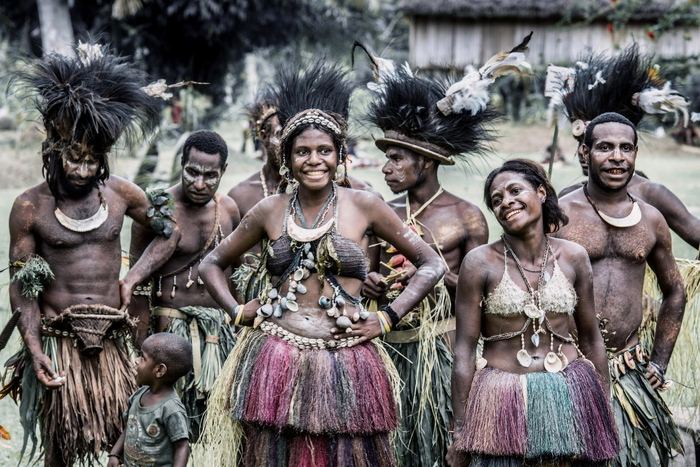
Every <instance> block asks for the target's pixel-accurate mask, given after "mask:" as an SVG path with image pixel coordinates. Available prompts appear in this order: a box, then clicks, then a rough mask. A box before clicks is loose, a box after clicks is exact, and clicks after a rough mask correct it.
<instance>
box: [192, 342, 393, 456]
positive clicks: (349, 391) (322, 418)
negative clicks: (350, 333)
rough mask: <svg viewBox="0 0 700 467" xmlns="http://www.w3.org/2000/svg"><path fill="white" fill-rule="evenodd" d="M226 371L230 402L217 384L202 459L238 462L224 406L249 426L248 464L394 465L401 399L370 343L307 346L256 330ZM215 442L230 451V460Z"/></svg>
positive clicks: (245, 452)
mask: <svg viewBox="0 0 700 467" xmlns="http://www.w3.org/2000/svg"><path fill="white" fill-rule="evenodd" d="M221 377H222V378H227V380H226V388H225V399H223V401H224V406H223V407H218V406H217V403H216V401H217V400H218V399H219V398H218V393H219V391H217V388H216V387H215V388H214V391H213V393H212V394H213V395H212V399H210V406H209V412H210V413H209V415H208V418H207V421H206V426H205V432H204V434H203V440H202V441H203V443H205V444H206V443H209V444H208V445H207V449H206V451H207V452H204V453H203V454H202V455H203V456H204V457H201V458H199V459H201V460H210V461H212V462H221V463H222V464H223V465H236V464H237V463H238V462H237V461H231V460H229V459H230V458H231V457H236V451H238V449H239V445H240V443H241V442H242V441H238V440H237V438H235V437H230V438H227V435H226V434H222V433H221V430H222V429H227V431H229V432H233V431H235V430H236V427H235V426H232V425H227V423H229V422H227V421H226V419H225V418H222V417H221V416H219V415H218V414H217V411H219V410H223V411H224V412H225V413H228V414H230V415H232V417H233V419H234V420H237V421H238V422H239V423H240V424H241V425H242V427H243V430H240V431H241V434H242V433H243V432H245V438H246V439H245V447H243V446H241V448H242V449H241V450H242V451H243V453H242V458H243V459H242V463H243V465H245V466H268V465H275V466H294V467H297V466H316V467H323V466H339V467H340V466H342V467H352V466H357V467H364V466H367V467H369V466H380V467H383V466H394V465H395V462H394V456H393V453H392V448H391V443H390V432H391V431H392V430H395V429H396V427H397V425H398V414H397V410H396V403H395V401H394V396H393V392H392V385H391V382H390V380H389V377H388V376H387V370H386V368H385V367H384V365H383V363H382V359H381V358H380V355H379V353H378V352H377V350H376V349H375V348H374V346H373V345H372V344H369V343H368V344H364V345H359V346H357V347H353V348H347V347H346V348H339V349H334V350H321V349H307V350H301V349H299V348H297V347H295V346H293V345H291V344H289V343H287V342H285V341H284V340H282V339H280V338H279V337H277V336H273V335H268V334H265V333H264V332H262V331H261V330H252V329H250V330H246V332H245V333H244V335H243V337H241V339H240V340H239V341H238V343H237V344H236V347H235V348H234V352H233V353H232V354H231V356H230V357H229V360H228V361H227V362H226V365H225V367H224V370H223V372H222V375H221ZM217 384H218V382H217ZM212 412H214V413H212ZM227 418H231V417H227ZM224 438H226V439H225V440H224ZM217 448H218V449H221V450H224V451H223V452H224V453H231V454H229V456H228V457H229V459H226V457H222V456H220V455H218V454H216V453H215V452H214V451H216V450H217ZM195 458H197V456H196V455H195Z"/></svg>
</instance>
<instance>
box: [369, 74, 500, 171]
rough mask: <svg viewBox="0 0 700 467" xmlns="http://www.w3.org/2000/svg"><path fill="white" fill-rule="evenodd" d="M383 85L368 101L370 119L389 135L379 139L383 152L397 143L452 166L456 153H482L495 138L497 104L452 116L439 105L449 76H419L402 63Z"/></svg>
mask: <svg viewBox="0 0 700 467" xmlns="http://www.w3.org/2000/svg"><path fill="white" fill-rule="evenodd" d="M381 86H382V90H381V92H379V93H378V94H377V95H376V98H375V99H374V100H373V101H372V103H371V104H370V106H369V111H368V115H367V119H368V120H369V121H370V122H371V123H373V124H374V125H376V126H378V127H379V128H380V129H381V130H382V131H384V138H380V139H377V140H376V145H377V147H378V148H379V149H381V150H382V151H386V148H387V146H389V145H397V146H401V147H405V148H407V149H410V150H412V151H415V152H417V153H419V154H422V155H424V156H426V157H429V158H431V159H435V160H437V161H439V162H440V163H442V164H448V165H452V164H454V163H455V160H454V158H455V157H459V156H461V157H466V155H467V154H483V153H484V152H486V150H487V149H488V142H489V141H492V140H493V134H492V130H491V128H490V125H489V124H491V123H493V122H494V121H495V120H496V119H497V118H498V117H499V114H498V113H497V112H496V111H494V110H493V109H492V108H490V107H488V106H486V107H485V108H483V109H481V110H480V111H477V112H469V111H466V112H459V113H457V112H452V113H450V114H449V115H444V114H443V112H441V111H440V110H439V108H438V102H439V101H440V100H441V99H443V98H444V97H445V94H446V92H447V90H448V89H449V87H450V83H448V82H446V80H444V79H441V78H439V77H435V76H423V77H420V78H419V77H416V76H414V75H413V73H411V71H410V69H408V68H406V67H401V68H400V69H399V70H398V71H396V72H395V73H394V74H393V75H391V76H388V77H387V78H386V79H384V80H383V81H382V84H381Z"/></svg>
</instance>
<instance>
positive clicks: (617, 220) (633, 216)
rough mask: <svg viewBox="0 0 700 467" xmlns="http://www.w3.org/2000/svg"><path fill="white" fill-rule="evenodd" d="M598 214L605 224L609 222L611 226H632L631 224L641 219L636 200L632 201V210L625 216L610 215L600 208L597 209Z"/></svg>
mask: <svg viewBox="0 0 700 467" xmlns="http://www.w3.org/2000/svg"><path fill="white" fill-rule="evenodd" d="M598 215H599V216H600V218H601V219H603V220H604V221H605V223H606V224H610V225H612V226H613V227H632V226H633V225H637V224H639V221H641V220H642V210H641V209H640V208H639V204H637V202H636V201H634V202H633V203H632V212H630V213H629V215H627V216H625V217H610V216H608V215H607V214H605V213H603V212H602V211H600V210H599V211H598Z"/></svg>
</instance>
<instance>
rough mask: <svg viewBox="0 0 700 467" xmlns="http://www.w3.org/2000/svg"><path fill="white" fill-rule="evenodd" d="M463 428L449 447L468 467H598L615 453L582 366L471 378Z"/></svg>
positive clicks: (603, 399) (598, 394) (605, 408)
mask: <svg viewBox="0 0 700 467" xmlns="http://www.w3.org/2000/svg"><path fill="white" fill-rule="evenodd" d="M465 420H466V422H465V425H464V427H463V428H462V430H460V431H459V433H457V434H456V439H455V443H457V448H458V449H460V450H462V451H466V452H468V453H470V454H472V462H471V464H470V465H471V467H482V466H483V467H486V466H491V467H496V466H515V465H531V464H532V465H538V464H545V465H546V464H547V463H553V464H554V465H562V463H567V462H570V463H575V462H582V463H583V465H589V466H590V465H598V463H601V464H600V465H604V462H605V461H607V460H608V459H612V458H614V457H615V456H617V453H618V449H619V440H618V436H617V431H616V429H615V422H614V419H613V414H612V411H611V409H610V402H609V400H608V398H607V396H606V395H605V393H604V392H603V387H602V385H601V384H600V381H599V379H598V375H597V374H596V372H595V369H594V368H593V366H592V365H591V364H590V363H589V362H586V361H585V360H576V361H574V362H572V363H571V364H569V366H567V367H566V368H565V369H564V370H562V371H561V372H559V373H546V372H533V373H525V374H522V375H517V374H513V373H508V372H505V371H501V370H498V369H495V368H489V367H487V368H484V369H483V370H479V371H477V373H476V374H475V375H474V380H473V382H472V387H471V391H470V393H469V400H468V402H467V407H466V414H465Z"/></svg>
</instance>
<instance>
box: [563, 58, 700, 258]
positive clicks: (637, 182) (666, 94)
mask: <svg viewBox="0 0 700 467" xmlns="http://www.w3.org/2000/svg"><path fill="white" fill-rule="evenodd" d="M583 62H585V64H586V65H585V67H582V66H580V65H579V66H577V67H576V68H574V69H570V70H569V71H570V73H571V75H570V76H571V80H570V82H571V84H570V87H569V88H568V89H564V90H563V93H562V95H561V111H563V113H564V114H565V115H566V116H567V118H568V119H569V121H570V122H571V124H572V131H573V133H574V135H573V136H574V138H575V139H576V140H577V141H578V143H579V146H578V149H577V157H578V160H579V163H580V164H581V169H582V171H583V175H584V176H585V177H588V163H587V162H586V161H585V159H584V157H583V148H582V143H583V135H584V132H585V128H586V125H587V122H589V121H591V120H593V119H594V118H595V117H597V116H598V115H601V114H603V113H605V112H617V113H619V114H621V115H623V116H625V117H627V118H628V119H629V120H630V121H631V122H632V123H633V124H634V125H635V126H639V124H640V122H641V121H642V119H643V118H644V116H645V115H646V114H647V113H665V112H666V111H675V112H681V109H683V111H685V107H687V105H688V104H687V101H686V100H685V99H684V98H682V96H680V95H678V94H677V93H675V92H674V91H673V90H671V89H670V88H662V89H659V86H660V85H661V84H662V81H661V80H659V78H658V76H659V74H660V70H659V69H658V67H652V66H651V57H647V56H644V55H642V54H640V52H639V49H638V47H637V46H636V45H633V46H630V47H628V48H626V49H625V50H623V51H622V52H620V53H619V54H617V55H615V56H613V57H607V56H604V55H591V56H589V57H587V58H585V59H584V60H583ZM598 73H600V75H598ZM598 77H600V79H598ZM559 81H561V82H562V83H567V84H568V82H569V80H568V79H561V78H560V79H559ZM652 94H653V95H654V96H656V97H655V98H656V99H660V98H665V99H666V100H665V101H664V105H663V106H659V108H658V109H657V108H655V107H654V105H653V104H654V103H653V100H650V99H646V98H645V97H644V96H647V95H652ZM581 186H582V182H578V183H575V184H573V185H570V186H568V187H566V188H564V189H563V190H561V191H560V192H559V197H560V198H561V197H563V196H566V195H567V194H569V193H571V192H573V191H574V190H577V189H579V188H581ZM627 189H628V190H629V192H630V193H631V194H632V195H633V196H635V197H637V198H639V199H641V200H643V201H645V202H646V203H648V204H651V205H652V206H654V207H655V208H656V209H658V210H659V211H660V212H661V214H662V215H663V216H664V219H666V222H667V223H668V225H669V227H670V228H671V230H673V231H674V232H675V233H676V234H678V236H679V237H681V238H682V239H683V240H684V241H685V242H686V243H688V244H689V245H691V246H692V247H693V248H695V249H696V250H697V249H698V247H700V219H699V218H697V217H696V216H694V215H692V214H691V213H690V212H689V211H688V208H686V207H685V205H684V204H683V202H682V201H681V200H680V199H678V197H677V196H676V195H674V194H673V192H671V190H669V189H668V188H667V187H665V186H664V185H662V184H660V183H656V182H654V181H652V180H649V179H648V178H647V177H643V176H641V175H639V174H637V173H635V175H634V176H633V177H632V180H630V183H629V184H628V186H627Z"/></svg>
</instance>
